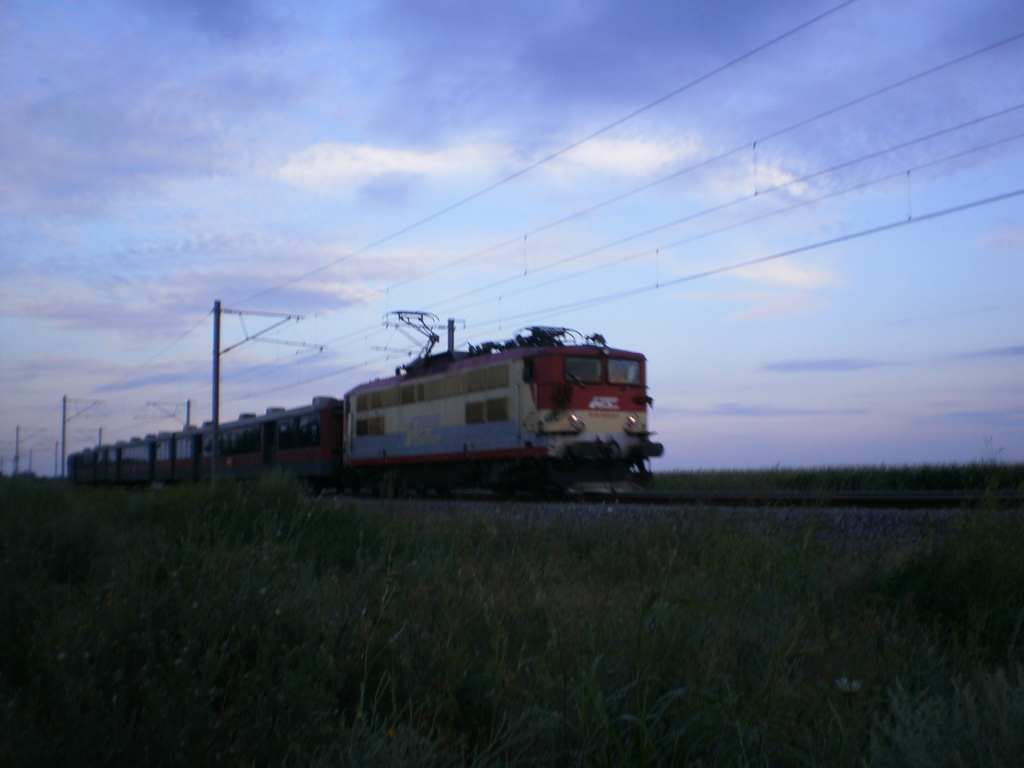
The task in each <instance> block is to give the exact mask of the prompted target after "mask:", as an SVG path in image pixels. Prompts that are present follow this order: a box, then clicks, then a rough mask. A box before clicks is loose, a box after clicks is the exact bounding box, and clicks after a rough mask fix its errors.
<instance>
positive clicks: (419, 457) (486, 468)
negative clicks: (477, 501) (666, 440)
mask: <svg viewBox="0 0 1024 768" xmlns="http://www.w3.org/2000/svg"><path fill="white" fill-rule="evenodd" d="M402 314H404V315H414V316H415V315H420V317H419V318H418V319H419V325H420V327H421V329H422V328H427V327H428V326H427V325H426V323H425V321H424V320H423V318H422V315H421V313H399V315H400V316H401V315H402ZM405 319H406V320H408V317H407V318H405ZM453 336H454V331H453V328H452V326H451V324H449V348H448V351H447V352H444V353H441V354H437V355H431V354H429V352H430V349H431V348H432V346H433V342H436V341H437V337H436V336H434V335H433V334H431V336H430V342H429V344H428V347H427V349H426V350H425V353H424V354H422V355H421V356H420V357H419V358H418V359H417V360H416V361H415V362H413V363H411V364H410V365H408V366H404V367H403V368H400V369H399V370H398V371H396V375H395V376H394V377H391V378H387V379H381V380H377V381H372V382H369V383H366V384H363V385H361V386H359V387H356V388H355V389H353V390H351V391H350V392H348V393H347V394H346V395H345V398H344V399H345V411H346V414H347V422H346V425H345V437H344V448H343V454H344V457H345V458H344V466H345V472H346V482H347V483H348V484H349V485H350V486H351V487H352V488H353V489H356V490H358V489H362V488H371V489H372V488H375V487H377V486H378V485H379V484H380V483H381V482H382V480H383V479H384V478H392V479H396V480H398V481H399V482H400V483H401V484H403V485H404V486H405V487H406V488H412V489H419V490H426V489H433V490H436V491H439V492H444V491H447V490H449V489H452V488H465V487H485V488H491V489H493V490H497V491H503V492H509V491H514V490H520V489H522V490H551V491H558V490H562V491H593V490H610V491H619V490H627V489H634V488H636V487H638V486H641V485H643V484H644V483H645V482H646V481H647V480H648V479H649V477H650V469H649V460H650V459H651V458H652V457H656V456H660V455H661V454H662V451H663V447H662V445H661V444H660V443H656V442H653V441H652V440H651V439H650V438H651V434H652V433H651V431H650V429H649V427H648V421H647V411H648V407H649V406H650V405H651V404H652V400H651V398H650V396H649V395H648V394H647V385H646V360H645V358H644V356H643V355H642V354H640V353H637V352H629V351H626V350H620V349H613V348H611V347H609V346H608V345H607V343H606V342H605V340H604V338H603V337H602V336H600V335H598V334H595V335H593V336H587V337H583V336H582V335H581V334H579V333H578V332H576V331H572V330H569V329H567V328H546V327H532V328H528V329H525V330H524V331H523V332H521V333H520V334H518V335H517V336H516V337H515V338H513V339H510V340H508V341H505V342H489V343H486V344H482V345H480V346H471V347H470V348H469V350H468V351H465V352H463V351H456V350H455V349H454V344H453Z"/></svg>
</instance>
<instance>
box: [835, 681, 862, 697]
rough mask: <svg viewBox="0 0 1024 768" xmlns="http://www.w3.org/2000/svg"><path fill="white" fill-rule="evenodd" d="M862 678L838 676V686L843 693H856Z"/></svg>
mask: <svg viewBox="0 0 1024 768" xmlns="http://www.w3.org/2000/svg"><path fill="white" fill-rule="evenodd" d="M860 685H861V684H860V680H850V679H849V678H846V677H837V678H836V688H838V689H839V690H840V691H842V692H843V693H856V692H857V691H859V690H860Z"/></svg>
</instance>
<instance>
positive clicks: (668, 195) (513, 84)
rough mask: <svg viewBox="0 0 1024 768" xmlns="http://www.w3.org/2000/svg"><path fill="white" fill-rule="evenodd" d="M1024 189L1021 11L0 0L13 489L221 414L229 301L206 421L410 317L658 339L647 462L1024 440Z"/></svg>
mask: <svg viewBox="0 0 1024 768" xmlns="http://www.w3.org/2000/svg"><path fill="white" fill-rule="evenodd" d="M1022 192H1024V4H1021V3H1020V2H1019V0H927V1H925V0H905V1H904V2H899V3H893V2H890V1H888V0H848V1H846V2H843V1H842V0H748V2H737V1H736V0H722V1H721V2H715V3H708V2H703V1H698V0H677V1H676V2H670V1H669V0H628V2H627V1H626V0H587V2H582V1H581V0H520V1H517V2H501V3H499V2H480V0H433V1H432V2H426V1H425V0H379V1H374V0H365V1H361V0H353V2H347V3H338V2H329V1H328V0H309V1H307V2H303V3H290V4H287V3H271V2H249V1H247V0H220V1H219V2H213V1H212V0H132V1H131V2H129V1H128V0H80V2H75V3H68V2H65V1H64V0H0V274H2V280H0V461H2V470H3V472H4V473H8V474H9V473H10V472H11V470H12V468H13V464H14V453H15V438H16V434H17V436H18V438H19V442H20V456H19V466H20V469H21V471H25V470H26V469H27V468H28V461H29V453H30V452H31V456H32V462H33V464H32V469H33V471H35V472H37V473H39V474H53V471H54V466H55V463H57V461H56V457H57V446H58V442H59V440H60V436H61V425H62V416H61V400H62V398H63V397H66V398H67V399H68V405H67V416H68V421H67V451H68V452H69V453H70V452H71V451H74V450H79V449H81V448H84V447H88V446H92V445H95V444H96V442H97V440H98V439H99V437H100V431H101V430H102V437H103V440H104V442H112V441H114V440H118V439H127V438H129V437H131V436H133V435H141V434H146V433H153V432H157V431H160V430H174V429H178V428H180V427H181V425H182V423H183V422H184V419H185V410H186V403H189V404H190V407H191V419H192V422H193V423H199V422H201V421H204V420H206V419H209V418H210V413H211V365H212V333H213V323H212V308H213V305H214V301H216V300H220V301H222V302H223V306H224V307H225V308H228V309H236V310H245V311H249V312H269V313H285V314H287V315H295V316H296V317H299V316H301V319H295V320H293V321H289V322H286V323H285V324H283V325H281V326H280V327H278V328H276V329H274V330H272V331H270V332H268V333H267V334H266V335H264V336H262V337H261V339H263V340H266V341H269V342H271V343H261V342H259V341H250V342H248V343H243V344H240V346H238V347H236V348H234V349H232V350H231V351H230V352H228V353H226V354H224V355H223V356H222V358H221V366H222V376H223V383H222V394H221V418H222V420H225V421H226V420H230V419H232V418H234V417H235V415H237V414H238V413H241V412H257V413H262V412H263V411H264V410H265V409H266V408H267V407H270V406H284V407H294V406H298V405H301V404H304V403H308V402H309V401H310V399H311V398H312V397H314V396H320V395H330V396H335V397H340V396H341V395H342V394H343V393H344V392H346V391H348V390H349V389H351V388H352V387H354V386H356V385H357V384H359V383H361V382H364V381H367V380H370V379H373V378H378V377H382V376H387V375H391V374H393V372H394V370H395V368H396V367H397V366H399V365H401V364H403V363H404V362H408V360H409V359H410V358H409V354H410V353H414V352H415V350H416V345H415V344H413V343H412V342H411V341H409V340H408V339H406V338H405V337H404V336H403V335H402V334H401V333H400V332H398V331H396V329H395V328H394V327H392V326H389V324H387V323H386V322H384V321H385V319H386V315H387V313H389V312H392V311H395V310H420V311H425V312H430V313H433V314H434V315H436V316H437V318H438V320H439V322H440V323H444V322H445V321H446V320H447V319H448V318H455V319H456V320H457V333H456V341H457V343H458V344H460V345H465V344H467V343H480V342H482V341H485V340H492V339H493V340H498V339H505V338H510V337H512V336H514V335H515V333H516V332H517V331H518V330H519V329H520V328H523V327H527V326H534V325H549V326H559V327H569V328H574V329H578V330H579V331H581V332H583V333H585V334H591V333H594V332H599V333H601V334H603V335H604V336H605V338H606V339H607V340H608V342H609V344H610V345H611V346H613V347H617V348H622V349H630V350H636V351H639V352H642V353H644V354H645V355H646V356H647V358H648V361H649V362H648V383H649V386H650V394H651V396H652V397H653V398H654V407H653V411H652V413H651V424H652V428H653V429H654V430H655V431H656V432H657V433H658V436H657V437H656V438H655V439H657V440H660V441H661V442H663V443H664V444H665V455H664V457H662V458H660V459H656V460H655V465H654V468H655V470H659V469H660V470H671V469H714V468H730V467H731V468H743V467H772V466H784V467H790V466H822V465H850V464H853V465H859V464H890V465H892V464H919V463H948V462H958V463H961V462H971V461H1008V462H1009V461H1012V462H1019V461H1024V194H1022ZM271 322H275V320H273V319H272V318H267V317H262V316H259V315H251V314H250V315H237V314H225V315H224V316H223V326H222V342H223V346H224V347H227V346H231V345H234V344H238V343H239V342H242V341H244V340H245V338H246V337H247V336H248V335H252V334H254V333H257V332H258V331H260V330H262V329H263V328H265V327H266V326H267V325H269V324H270V323H271ZM442 336H443V333H442ZM273 342H277V343H273ZM282 342H287V343H282ZM442 343H443V342H442ZM321 347H322V349H321Z"/></svg>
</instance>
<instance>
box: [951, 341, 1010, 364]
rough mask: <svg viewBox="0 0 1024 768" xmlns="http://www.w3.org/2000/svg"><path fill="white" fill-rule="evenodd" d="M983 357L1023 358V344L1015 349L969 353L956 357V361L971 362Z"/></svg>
mask: <svg viewBox="0 0 1024 768" xmlns="http://www.w3.org/2000/svg"><path fill="white" fill-rule="evenodd" d="M979 357H981V358H984V357H1024V344H1022V345H1019V346H1015V347H999V348H997V349H986V350H982V351H981V352H969V353H967V354H964V355H957V356H956V358H954V359H956V360H971V359H976V358H979Z"/></svg>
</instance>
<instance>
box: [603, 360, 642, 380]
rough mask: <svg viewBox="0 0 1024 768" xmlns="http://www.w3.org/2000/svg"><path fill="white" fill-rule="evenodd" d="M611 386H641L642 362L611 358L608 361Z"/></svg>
mask: <svg viewBox="0 0 1024 768" xmlns="http://www.w3.org/2000/svg"><path fill="white" fill-rule="evenodd" d="M608 383H609V384H639V383H640V361H639V360H621V359H617V358H614V357H613V358H611V359H610V360H609V361H608Z"/></svg>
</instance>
